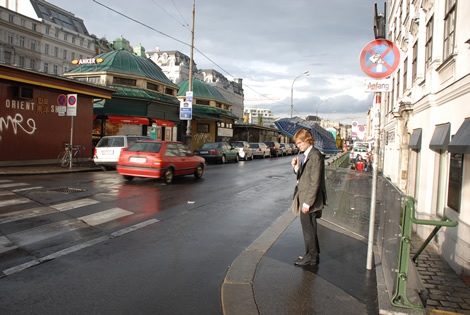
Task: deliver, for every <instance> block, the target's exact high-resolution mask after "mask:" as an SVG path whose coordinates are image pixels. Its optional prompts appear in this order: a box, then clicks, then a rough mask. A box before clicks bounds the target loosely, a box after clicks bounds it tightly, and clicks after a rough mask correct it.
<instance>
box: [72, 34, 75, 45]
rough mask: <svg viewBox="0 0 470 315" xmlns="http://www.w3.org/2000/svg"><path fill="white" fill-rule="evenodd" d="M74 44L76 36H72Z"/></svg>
mask: <svg viewBox="0 0 470 315" xmlns="http://www.w3.org/2000/svg"><path fill="white" fill-rule="evenodd" d="M72 44H75V36H72Z"/></svg>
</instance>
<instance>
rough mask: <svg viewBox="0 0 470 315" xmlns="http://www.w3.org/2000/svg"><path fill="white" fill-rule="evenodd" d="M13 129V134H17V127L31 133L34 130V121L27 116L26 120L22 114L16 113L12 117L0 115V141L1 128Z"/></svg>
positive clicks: (0, 138) (0, 136)
mask: <svg viewBox="0 0 470 315" xmlns="http://www.w3.org/2000/svg"><path fill="white" fill-rule="evenodd" d="M10 127H11V129H13V133H14V134H15V136H16V135H17V134H18V129H20V130H23V131H24V132H25V133H27V134H29V135H32V134H34V132H35V131H36V129H37V128H36V121H34V119H32V118H28V119H27V120H26V121H25V120H24V118H23V116H22V115H21V114H19V113H17V114H16V115H15V116H14V117H11V116H10V115H8V116H6V117H0V141H1V140H2V135H1V134H2V133H3V130H8V129H10Z"/></svg>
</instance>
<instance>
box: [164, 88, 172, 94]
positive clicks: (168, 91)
mask: <svg viewBox="0 0 470 315" xmlns="http://www.w3.org/2000/svg"><path fill="white" fill-rule="evenodd" d="M165 94H168V95H173V89H170V88H165Z"/></svg>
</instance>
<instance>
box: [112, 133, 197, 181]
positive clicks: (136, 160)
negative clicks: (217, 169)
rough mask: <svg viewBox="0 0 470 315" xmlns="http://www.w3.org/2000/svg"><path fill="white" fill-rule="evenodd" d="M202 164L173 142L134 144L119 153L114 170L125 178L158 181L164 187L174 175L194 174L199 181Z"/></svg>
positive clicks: (184, 147)
mask: <svg viewBox="0 0 470 315" xmlns="http://www.w3.org/2000/svg"><path fill="white" fill-rule="evenodd" d="M205 167H206V161H205V160H204V158H202V157H200V156H196V155H194V154H193V153H192V152H191V151H190V150H189V149H188V148H187V147H186V146H185V145H184V144H183V143H181V142H176V141H158V140H144V141H137V142H134V143H133V144H131V145H130V146H128V147H127V148H125V149H123V150H122V151H121V155H120V156H119V161H118V163H117V166H116V170H117V171H118V173H119V174H121V175H123V176H124V178H125V179H127V180H132V179H133V178H134V177H152V178H162V179H163V181H164V182H165V183H166V184H170V183H171V182H172V181H173V178H174V176H179V175H194V176H195V177H196V178H201V177H202V174H203V173H204V169H205Z"/></svg>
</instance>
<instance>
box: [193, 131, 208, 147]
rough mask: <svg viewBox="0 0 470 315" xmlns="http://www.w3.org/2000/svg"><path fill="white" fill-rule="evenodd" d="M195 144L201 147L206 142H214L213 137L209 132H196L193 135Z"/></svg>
mask: <svg viewBox="0 0 470 315" xmlns="http://www.w3.org/2000/svg"><path fill="white" fill-rule="evenodd" d="M193 139H194V142H195V144H196V145H197V146H198V147H200V146H201V145H203V144H204V143H206V142H212V137H211V135H210V134H209V133H196V134H195V135H194V136H193Z"/></svg>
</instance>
